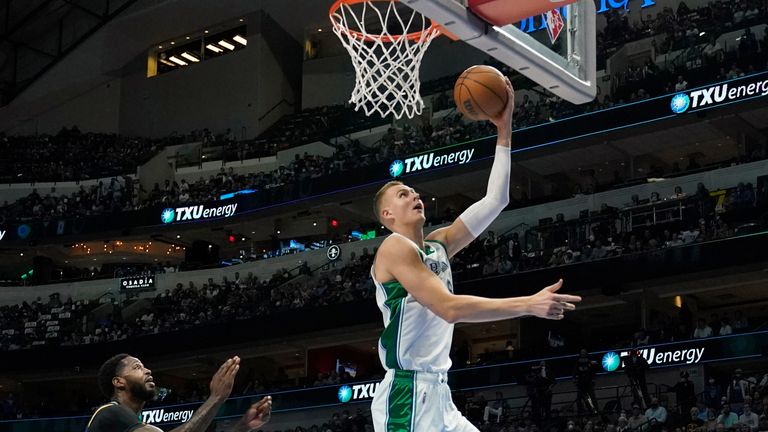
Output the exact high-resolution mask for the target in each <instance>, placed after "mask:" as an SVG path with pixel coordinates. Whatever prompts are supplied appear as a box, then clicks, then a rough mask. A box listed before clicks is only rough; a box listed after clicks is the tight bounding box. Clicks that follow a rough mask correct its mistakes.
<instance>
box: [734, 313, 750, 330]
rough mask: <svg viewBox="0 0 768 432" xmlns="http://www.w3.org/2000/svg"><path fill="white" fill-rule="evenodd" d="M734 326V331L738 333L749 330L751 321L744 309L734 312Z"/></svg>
mask: <svg viewBox="0 0 768 432" xmlns="http://www.w3.org/2000/svg"><path fill="white" fill-rule="evenodd" d="M732 327H733V331H735V332H736V333H738V332H741V331H744V330H747V329H748V328H749V321H747V317H745V316H744V313H743V312H742V311H740V310H737V311H736V312H734V313H733V323H732Z"/></svg>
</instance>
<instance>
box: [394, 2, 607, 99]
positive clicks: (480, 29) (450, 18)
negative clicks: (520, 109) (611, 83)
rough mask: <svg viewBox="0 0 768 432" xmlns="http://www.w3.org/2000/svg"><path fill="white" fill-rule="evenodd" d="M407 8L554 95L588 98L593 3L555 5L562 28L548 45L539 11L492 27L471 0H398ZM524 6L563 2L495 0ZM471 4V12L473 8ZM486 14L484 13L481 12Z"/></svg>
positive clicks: (593, 88) (593, 86)
mask: <svg viewBox="0 0 768 432" xmlns="http://www.w3.org/2000/svg"><path fill="white" fill-rule="evenodd" d="M401 1H402V2H403V3H405V4H406V5H408V7H410V8H412V9H414V10H416V11H418V12H419V13H421V14H423V15H425V16H427V17H429V18H430V19H432V20H433V21H435V22H437V23H439V24H441V25H442V26H443V27H444V28H445V29H446V30H448V32H450V33H452V34H453V35H454V36H455V37H457V38H458V39H461V40H463V41H464V42H466V43H467V44H469V45H471V46H473V47H475V48H477V49H479V50H482V51H483V52H485V53H487V54H488V55H490V56H491V57H494V58H495V59H497V60H499V61H500V62H502V63H504V64H506V65H508V66H509V67H511V68H513V69H515V70H517V71H518V72H520V73H522V74H524V75H525V76H527V77H528V78H530V79H531V80H533V81H535V82H536V83H538V84H540V85H541V86H542V87H544V88H545V89H547V90H549V91H551V92H552V93H554V94H555V95H557V96H559V97H561V98H563V99H565V100H567V101H569V102H572V103H574V104H582V103H587V102H590V101H592V100H593V99H594V98H595V95H596V93H597V83H596V57H597V54H596V46H595V45H596V42H595V36H596V25H595V15H596V10H595V4H594V2H593V1H592V0H579V1H577V2H575V3H572V4H568V5H566V6H562V7H560V8H559V9H560V11H561V13H562V16H563V18H564V23H565V27H564V30H563V32H562V34H561V35H560V37H559V39H558V40H557V41H556V42H555V43H554V44H552V42H551V41H550V36H549V35H548V32H547V25H546V21H547V16H546V15H545V14H541V15H539V16H533V17H528V18H525V19H523V21H522V22H519V23H515V24H506V25H493V24H491V23H489V22H488V21H486V20H485V19H482V18H480V15H483V14H480V13H477V12H480V11H479V10H477V8H476V4H477V3H483V1H473V2H472V3H473V5H472V6H468V5H467V4H466V3H465V1H466V0H401ZM498 2H504V4H506V5H509V4H512V5H516V6H515V7H524V6H520V5H525V6H530V5H534V7H535V6H536V4H539V5H542V4H543V5H544V7H543V9H546V8H547V6H548V5H551V6H552V7H555V8H556V7H558V4H559V3H563V2H564V0H513V1H511V0H498ZM473 8H475V10H473ZM485 16H486V17H487V14H485Z"/></svg>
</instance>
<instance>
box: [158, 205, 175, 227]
mask: <svg viewBox="0 0 768 432" xmlns="http://www.w3.org/2000/svg"><path fill="white" fill-rule="evenodd" d="M175 219H176V210H174V209H172V208H167V209H165V210H163V212H162V213H161V214H160V220H162V221H163V223H164V224H168V223H171V222H173V221H174V220H175Z"/></svg>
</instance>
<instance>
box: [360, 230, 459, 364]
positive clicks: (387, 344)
mask: <svg viewBox="0 0 768 432" xmlns="http://www.w3.org/2000/svg"><path fill="white" fill-rule="evenodd" d="M393 235H399V234H393ZM409 241H410V240H409ZM411 243H413V242H412V241H411ZM413 246H414V248H415V249H416V250H418V253H419V256H420V257H421V259H422V261H423V262H424V265H425V266H427V268H428V269H429V270H430V271H431V272H432V273H434V274H435V275H437V277H439V278H440V280H441V281H442V282H443V284H444V285H445V289H446V290H448V291H450V292H453V278H452V276H451V265H450V262H449V261H448V252H447V251H446V249H445V246H444V245H443V244H442V243H440V242H437V241H432V240H427V241H425V248H426V250H424V251H422V250H420V249H419V248H418V246H417V245H416V244H415V243H413ZM371 278H373V283H374V284H375V285H376V303H377V304H378V305H379V309H381V313H382V314H383V315H384V332H383V333H382V334H381V338H379V359H380V360H381V364H382V366H384V369H387V370H390V369H404V370H412V371H417V372H447V371H448V369H450V367H451V359H450V350H451V342H452V341H453V324H449V323H448V322H446V321H445V320H443V319H442V318H440V317H439V316H437V315H435V314H434V313H432V311H430V310H429V309H427V308H426V307H424V306H422V305H421V304H419V302H417V301H416V299H415V298H413V296H412V295H410V294H409V293H408V291H406V290H405V288H403V286H402V285H401V284H400V282H398V281H397V280H391V281H387V282H384V283H381V282H379V281H377V280H376V277H375V275H374V272H373V267H371Z"/></svg>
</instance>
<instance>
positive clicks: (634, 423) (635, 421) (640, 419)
mask: <svg viewBox="0 0 768 432" xmlns="http://www.w3.org/2000/svg"><path fill="white" fill-rule="evenodd" d="M646 423H648V418H647V417H646V416H645V415H643V414H642V412H641V411H640V405H637V404H635V405H632V416H631V417H630V418H629V428H630V429H631V430H637V429H638V428H640V427H642V426H645V425H646Z"/></svg>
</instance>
